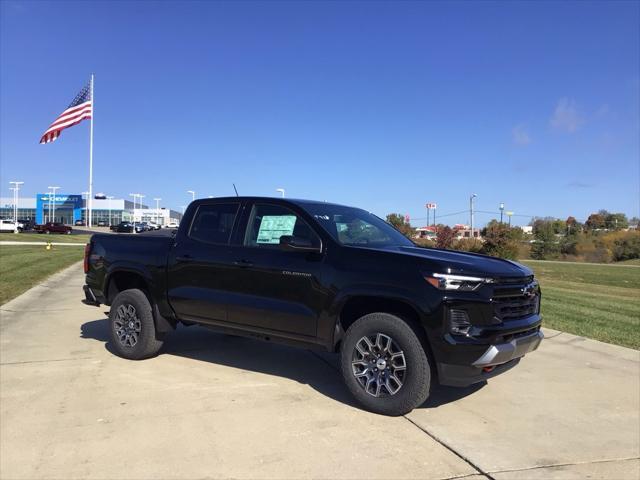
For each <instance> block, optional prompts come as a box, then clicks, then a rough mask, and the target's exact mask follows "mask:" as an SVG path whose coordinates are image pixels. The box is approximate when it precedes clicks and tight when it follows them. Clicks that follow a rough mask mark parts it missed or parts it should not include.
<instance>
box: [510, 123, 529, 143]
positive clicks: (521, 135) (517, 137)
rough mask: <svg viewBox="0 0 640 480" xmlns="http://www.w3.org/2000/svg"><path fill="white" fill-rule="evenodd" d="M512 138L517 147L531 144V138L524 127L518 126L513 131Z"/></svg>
mask: <svg viewBox="0 0 640 480" xmlns="http://www.w3.org/2000/svg"><path fill="white" fill-rule="evenodd" d="M511 138H512V139H513V143H515V144H516V145H529V144H530V143H531V137H530V136H529V132H528V131H527V128H526V127H525V126H524V125H516V126H515V127H513V130H511Z"/></svg>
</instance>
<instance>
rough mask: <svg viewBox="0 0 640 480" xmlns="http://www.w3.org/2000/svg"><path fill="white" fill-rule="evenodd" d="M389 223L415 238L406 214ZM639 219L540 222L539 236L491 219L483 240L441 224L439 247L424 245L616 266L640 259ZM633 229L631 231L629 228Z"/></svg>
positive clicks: (598, 216)
mask: <svg viewBox="0 0 640 480" xmlns="http://www.w3.org/2000/svg"><path fill="white" fill-rule="evenodd" d="M387 222H389V223H390V224H392V225H393V226H394V227H396V228H397V229H398V230H399V231H400V232H402V233H403V234H404V235H406V236H407V237H409V238H412V239H413V238H414V237H415V228H413V227H411V225H410V223H409V222H408V221H407V219H406V218H405V217H404V216H403V215H401V214H397V213H396V214H390V215H387ZM638 223H639V221H638V218H636V217H634V218H632V219H631V220H628V219H627V216H626V215H625V214H624V213H610V212H607V211H606V210H600V211H599V212H598V213H594V214H592V215H590V216H589V218H588V219H587V221H586V222H585V223H584V224H582V223H580V222H578V221H577V220H576V219H575V218H574V217H569V218H567V219H566V220H559V219H556V218H552V217H547V218H535V219H533V220H532V222H531V223H530V225H531V226H533V238H532V237H531V236H530V235H526V234H525V233H524V232H523V230H522V229H521V228H519V227H509V226H508V225H506V224H504V223H501V222H499V221H498V220H495V219H494V220H491V221H490V222H489V223H487V225H486V226H485V227H484V228H483V229H482V231H481V235H482V241H479V240H476V239H472V238H463V239H457V238H456V235H457V232H456V230H454V229H453V228H451V227H449V226H447V225H438V226H437V229H436V232H437V234H436V238H435V244H434V242H433V241H432V240H426V241H418V242H419V243H420V244H421V245H422V246H425V247H434V246H435V247H436V248H445V249H453V250H463V251H470V252H477V253H484V254H487V255H492V256H496V257H501V258H509V259H516V258H527V257H529V256H530V257H531V258H535V259H556V258H562V259H567V260H583V261H590V262H611V261H621V260H629V259H634V258H640V230H637V228H638ZM630 226H631V227H633V228H632V229H629V227H630Z"/></svg>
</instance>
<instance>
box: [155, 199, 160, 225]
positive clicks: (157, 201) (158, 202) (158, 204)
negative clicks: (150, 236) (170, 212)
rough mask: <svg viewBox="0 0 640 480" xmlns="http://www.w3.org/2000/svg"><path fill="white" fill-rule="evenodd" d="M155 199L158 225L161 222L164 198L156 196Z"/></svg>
mask: <svg viewBox="0 0 640 480" xmlns="http://www.w3.org/2000/svg"><path fill="white" fill-rule="evenodd" d="M154 200H155V201H156V225H159V224H160V221H159V219H160V200H162V199H161V198H154Z"/></svg>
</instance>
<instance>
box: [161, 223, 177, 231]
mask: <svg viewBox="0 0 640 480" xmlns="http://www.w3.org/2000/svg"><path fill="white" fill-rule="evenodd" d="M179 226H180V224H179V223H178V222H169V223H167V224H165V225H164V228H171V229H174V230H175V229H177V228H178V227H179Z"/></svg>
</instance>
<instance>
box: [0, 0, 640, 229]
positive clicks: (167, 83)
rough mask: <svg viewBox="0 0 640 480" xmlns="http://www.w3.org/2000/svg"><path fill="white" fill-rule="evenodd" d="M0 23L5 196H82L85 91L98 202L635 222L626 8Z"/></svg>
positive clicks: (304, 7) (57, 12)
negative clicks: (55, 124)
mask: <svg viewBox="0 0 640 480" xmlns="http://www.w3.org/2000/svg"><path fill="white" fill-rule="evenodd" d="M0 5H1V6H0V8H1V24H0V32H1V33H0V40H1V42H0V54H1V56H0V61H1V65H0V67H1V68H0V94H1V102H0V161H1V164H0V177H1V182H0V194H1V195H2V196H9V195H10V192H9V190H8V188H9V184H8V182H9V181H10V180H14V179H18V180H23V181H24V182H25V185H24V187H23V192H22V193H23V194H25V195H33V194H35V193H36V192H41V191H45V190H46V187H47V185H51V184H56V185H61V186H62V187H63V188H62V189H61V191H64V192H68V193H78V192H82V191H84V190H86V189H87V176H88V173H87V170H88V129H89V124H88V122H83V123H82V124H80V125H78V126H75V127H73V128H71V129H68V130H65V131H64V132H63V133H62V135H61V137H60V138H59V139H58V140H57V141H56V142H54V143H53V144H48V145H39V144H38V140H39V138H40V135H41V134H42V133H43V132H44V130H45V129H46V127H47V126H48V125H49V124H50V122H51V121H52V120H53V119H54V118H55V117H56V116H57V115H58V114H59V113H60V112H61V111H62V110H63V109H64V108H65V107H66V106H67V105H68V103H69V102H70V101H71V100H72V99H73V97H74V96H75V95H76V93H77V92H78V91H79V90H80V89H81V88H82V86H83V84H84V83H85V82H86V81H87V80H88V78H89V74H90V73H91V72H94V73H95V75H96V84H95V143H94V161H95V166H94V168H95V177H94V190H95V191H96V192H105V193H107V194H112V195H116V196H118V197H123V196H124V197H127V195H128V194H129V193H130V192H142V193H144V194H146V195H147V199H150V198H153V197H156V196H159V197H162V198H163V201H162V204H164V205H168V206H172V207H174V208H179V207H180V206H181V205H185V204H187V203H188V201H189V199H190V195H188V194H187V193H186V190H191V189H192V190H195V191H196V192H197V196H199V197H201V196H208V195H214V196H221V195H231V194H233V187H232V182H235V184H236V185H237V187H238V190H239V191H240V193H241V194H255V195H268V196H273V195H277V193H276V192H275V189H276V188H279V187H283V188H285V189H286V191H287V195H288V196H292V197H299V198H312V199H319V200H328V201H333V202H339V203H345V204H350V205H357V206H361V207H364V208H367V209H369V210H371V211H373V212H375V213H376V214H378V215H381V216H382V215H385V214H387V213H389V212H400V213H407V214H409V215H410V216H411V218H412V223H414V224H415V225H420V224H422V223H424V221H422V220H420V219H421V218H424V217H425V216H426V213H425V209H424V204H425V202H427V201H432V202H437V203H438V214H439V215H441V214H446V213H450V212H458V211H464V210H466V209H467V208H468V203H469V195H470V193H476V194H477V195H478V198H477V208H478V209H479V210H481V211H495V210H497V208H498V204H499V203H500V202H501V201H503V202H505V204H506V208H507V209H508V210H512V211H514V212H515V213H516V214H522V215H538V216H546V215H551V216H557V217H562V218H564V217H566V216H568V215H574V216H576V217H578V218H581V219H584V218H586V216H588V214H589V213H590V212H592V211H595V210H597V209H599V208H606V209H608V210H611V211H616V212H617V211H622V212H625V213H627V214H628V215H630V216H632V215H638V214H639V211H638V210H639V207H640V133H639V132H640V113H639V110H640V96H639V91H640V63H639V62H640V51H639V45H640V36H639V25H640V23H639V21H640V3H638V2H631V1H622V2H552V1H548V2H533V3H528V2H504V3H498V2H450V3H438V2H407V3H402V2H390V3H385V2H373V3H367V2H319V3H313V2H285V3H277V2H256V3H253V2H233V3H223V2H173V3H168V2H162V3H154V2H151V1H143V2H124V1H122V2H104V3H101V2H51V3H49V2H44V1H38V2H14V1H6V0H5V1H3V2H1V4H0ZM127 198H128V197H127ZM491 217H492V215H489V214H480V215H479V217H478V220H479V221H480V222H485V221H488V220H489V219H490V218H491ZM516 218H517V220H516ZM443 220H447V222H449V223H456V222H464V221H468V215H467V214H460V215H451V216H449V217H446V218H443ZM528 220H529V218H527V217H514V223H516V224H526V223H527V222H528Z"/></svg>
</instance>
